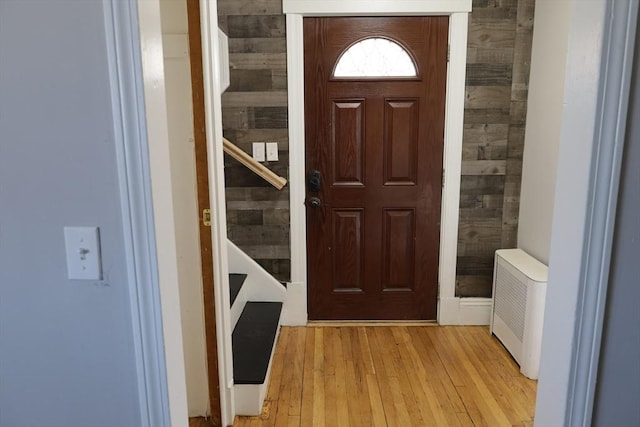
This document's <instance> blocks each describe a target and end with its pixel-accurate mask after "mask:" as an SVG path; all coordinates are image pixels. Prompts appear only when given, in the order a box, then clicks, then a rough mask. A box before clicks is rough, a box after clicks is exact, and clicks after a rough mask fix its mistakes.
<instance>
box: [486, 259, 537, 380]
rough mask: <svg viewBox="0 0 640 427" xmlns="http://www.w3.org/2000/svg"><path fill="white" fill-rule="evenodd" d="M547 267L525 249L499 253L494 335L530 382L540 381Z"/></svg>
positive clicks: (494, 306) (495, 273) (494, 297)
mask: <svg viewBox="0 0 640 427" xmlns="http://www.w3.org/2000/svg"><path fill="white" fill-rule="evenodd" d="M546 289H547V267H546V266H545V265H544V264H542V263H541V262H539V261H537V260H536V259H535V258H533V257H531V256H530V255H528V254H527V253H526V252H524V251H522V250H521V249H501V250H499V251H496V258H495V269H494V277H493V309H492V315H491V332H492V333H493V334H494V335H495V336H496V337H497V338H498V339H499V340H500V341H502V343H503V344H504V345H505V347H506V348H507V350H509V352H510V353H511V355H512V356H513V357H514V359H516V361H517V362H518V363H519V364H520V371H521V372H522V373H523V374H524V375H525V376H527V377H529V378H533V379H535V378H537V377H538V368H539V365H540V344H541V341H542V321H543V315H544V299H545V295H546Z"/></svg>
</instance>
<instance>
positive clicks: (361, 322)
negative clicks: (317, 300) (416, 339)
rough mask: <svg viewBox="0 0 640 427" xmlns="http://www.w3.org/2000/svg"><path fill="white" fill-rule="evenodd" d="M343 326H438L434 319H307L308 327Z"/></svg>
mask: <svg viewBox="0 0 640 427" xmlns="http://www.w3.org/2000/svg"><path fill="white" fill-rule="evenodd" d="M345 326H352V327H353V326H439V325H438V322H437V321H435V320H309V321H308V322H307V327H310V328H337V327H345Z"/></svg>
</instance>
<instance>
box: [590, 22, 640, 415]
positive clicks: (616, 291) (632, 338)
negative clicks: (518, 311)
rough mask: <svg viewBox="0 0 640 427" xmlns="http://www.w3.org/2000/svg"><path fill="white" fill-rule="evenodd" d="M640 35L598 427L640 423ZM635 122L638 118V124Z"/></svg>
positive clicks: (597, 402)
mask: <svg viewBox="0 0 640 427" xmlns="http://www.w3.org/2000/svg"><path fill="white" fill-rule="evenodd" d="M639 55H640V32H639V33H637V36H636V53H635V71H634V77H633V79H634V82H633V83H632V91H631V99H630V104H629V114H628V118H629V119H628V120H629V121H628V128H627V136H626V141H625V151H624V155H623V156H624V157H623V160H622V177H621V182H620V194H619V199H618V212H617V218H616V225H615V234H614V241H613V251H612V259H611V272H610V279H609V289H608V295H607V307H606V311H605V320H604V329H603V336H602V349H601V353H600V354H601V355H600V366H599V373H598V383H597V388H596V397H595V407H594V417H593V420H594V424H593V425H594V426H596V427H599V426H602V427H607V426H631V425H640V406H638V402H640V329H639V328H638V326H639V325H640V310H638V301H640V282H639V280H638V278H639V277H640V263H638V254H639V253H640V191H639V190H638V183H640V168H638V165H640V122H638V120H637V118H638V117H640V79H639V78H638V77H639V75H640V72H639V71H640V70H639V69H640V66H639V65H640V60H639V58H638V56H639ZM634 119H635V120H634Z"/></svg>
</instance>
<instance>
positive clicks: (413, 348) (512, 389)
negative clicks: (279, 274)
mask: <svg viewBox="0 0 640 427" xmlns="http://www.w3.org/2000/svg"><path fill="white" fill-rule="evenodd" d="M536 387H537V382H536V381H532V380H529V379H527V378H525V377H524V376H522V375H521V374H520V372H519V368H518V366H517V365H516V363H515V362H514V361H513V360H512V359H511V357H510V356H509V354H508V353H507V352H506V351H505V349H504V348H503V347H502V346H501V344H500V343H499V342H498V341H497V340H496V339H495V338H493V337H491V336H490V335H489V331H488V328H487V327H475V326H473V327H451V326H449V327H447V326H445V327H440V326H436V327H434V326H357V327H353V326H339V327H332V326H328V327H327V326H325V327H318V326H310V327H306V328H305V327H295V328H293V327H283V328H282V331H281V333H280V337H279V340H278V344H277V347H276V355H275V359H274V361H273V366H272V371H271V378H270V383H269V389H268V391H267V397H266V400H265V404H264V407H263V412H262V415H261V416H259V417H236V421H235V423H234V426H239V427H262V426H264V427H266V426H271V427H279V426H284V427H291V426H300V427H307V426H320V427H323V426H327V427H334V426H353V427H360V426H362V427H372V426H376V427H377V426H380V427H383V426H399V427H407V426H416V427H423V426H425V427H426V426H464V427H466V426H488V427H499V426H509V427H513V426H518V427H530V426H532V425H533V421H532V420H533V415H534V408H535V395H536Z"/></svg>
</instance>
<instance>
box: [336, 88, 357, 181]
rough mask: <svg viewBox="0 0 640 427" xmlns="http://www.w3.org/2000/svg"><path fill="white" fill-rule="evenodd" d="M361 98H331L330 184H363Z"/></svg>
mask: <svg viewBox="0 0 640 427" xmlns="http://www.w3.org/2000/svg"><path fill="white" fill-rule="evenodd" d="M363 115H364V102H363V100H350V101H338V100H334V101H333V117H332V118H331V122H332V123H333V135H332V143H333V153H332V158H333V185H362V170H363V168H362V162H363V159H364V156H363V153H362V147H363V145H364V144H363V141H362V138H363V136H364V129H363V126H364V117H363Z"/></svg>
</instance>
